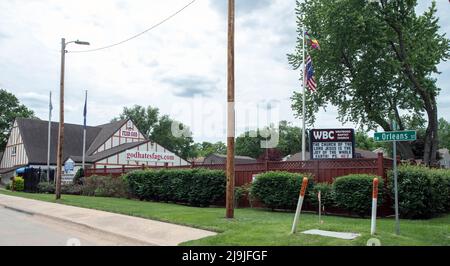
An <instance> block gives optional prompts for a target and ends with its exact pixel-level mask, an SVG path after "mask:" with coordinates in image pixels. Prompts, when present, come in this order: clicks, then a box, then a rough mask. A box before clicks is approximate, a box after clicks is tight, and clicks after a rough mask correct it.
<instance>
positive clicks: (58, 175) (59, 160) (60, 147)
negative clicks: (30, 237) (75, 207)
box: [55, 38, 66, 200]
mask: <svg viewBox="0 0 450 266" xmlns="http://www.w3.org/2000/svg"><path fill="white" fill-rule="evenodd" d="M65 63H66V39H64V38H63V39H62V40H61V79H60V91H59V130H58V151H57V157H56V189H55V195H56V199H57V200H59V199H61V175H62V173H61V171H62V160H63V144H64V67H65Z"/></svg>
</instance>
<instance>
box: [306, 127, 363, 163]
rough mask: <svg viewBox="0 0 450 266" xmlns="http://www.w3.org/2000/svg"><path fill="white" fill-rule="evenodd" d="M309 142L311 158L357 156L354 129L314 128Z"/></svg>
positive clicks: (348, 157)
mask: <svg viewBox="0 0 450 266" xmlns="http://www.w3.org/2000/svg"><path fill="white" fill-rule="evenodd" d="M309 143H310V144H309V145H310V149H309V150H310V157H311V160H326V159H352V158H355V130H354V129H312V130H310V132H309Z"/></svg>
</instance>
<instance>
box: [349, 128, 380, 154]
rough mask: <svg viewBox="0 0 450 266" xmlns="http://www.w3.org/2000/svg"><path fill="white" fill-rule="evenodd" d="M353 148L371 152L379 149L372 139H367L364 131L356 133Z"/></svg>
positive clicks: (367, 136)
mask: <svg viewBox="0 0 450 266" xmlns="http://www.w3.org/2000/svg"><path fill="white" fill-rule="evenodd" d="M355 146H356V148H359V149H363V150H367V151H373V150H375V149H376V148H379V147H380V145H378V144H377V143H376V142H375V141H374V140H373V138H371V137H369V135H368V134H367V133H366V132H364V131H358V132H356V136H355Z"/></svg>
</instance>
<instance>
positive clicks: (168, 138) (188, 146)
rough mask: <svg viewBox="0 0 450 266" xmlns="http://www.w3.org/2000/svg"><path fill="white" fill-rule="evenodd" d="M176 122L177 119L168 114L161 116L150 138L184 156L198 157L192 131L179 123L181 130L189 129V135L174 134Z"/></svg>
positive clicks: (189, 157) (187, 157)
mask: <svg viewBox="0 0 450 266" xmlns="http://www.w3.org/2000/svg"><path fill="white" fill-rule="evenodd" d="M174 122H176V121H175V120H173V119H171V118H170V117H169V116H168V115H163V116H162V117H160V118H159V121H158V123H157V124H156V125H155V126H154V128H153V130H152V133H151V135H150V139H151V140H152V141H154V142H156V143H158V144H160V145H162V146H163V147H165V148H166V149H168V150H170V151H172V152H174V153H176V154H178V155H180V156H181V157H182V158H186V159H191V158H195V157H197V154H196V152H195V146H194V140H193V139H192V133H191V132H190V131H189V129H188V128H187V127H186V126H185V125H183V124H181V123H179V127H180V130H183V129H188V131H189V136H181V137H177V136H174V134H172V125H173V123H174Z"/></svg>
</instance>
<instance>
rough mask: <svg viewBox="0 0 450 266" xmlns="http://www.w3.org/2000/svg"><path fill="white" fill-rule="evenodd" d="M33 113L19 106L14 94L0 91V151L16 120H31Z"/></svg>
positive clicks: (23, 106) (21, 105)
mask: <svg viewBox="0 0 450 266" xmlns="http://www.w3.org/2000/svg"><path fill="white" fill-rule="evenodd" d="M32 117H34V112H33V111H32V110H30V109H28V108H27V107H26V106H25V105H23V104H20V102H19V100H18V99H17V98H16V96H14V94H12V93H9V92H7V91H6V90H3V89H0V151H3V150H4V148H5V146H6V143H7V142H8V138H9V131H10V130H11V128H12V126H13V124H14V120H15V119H16V118H32Z"/></svg>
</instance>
